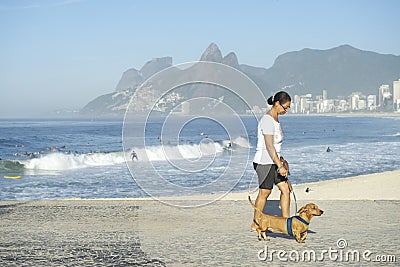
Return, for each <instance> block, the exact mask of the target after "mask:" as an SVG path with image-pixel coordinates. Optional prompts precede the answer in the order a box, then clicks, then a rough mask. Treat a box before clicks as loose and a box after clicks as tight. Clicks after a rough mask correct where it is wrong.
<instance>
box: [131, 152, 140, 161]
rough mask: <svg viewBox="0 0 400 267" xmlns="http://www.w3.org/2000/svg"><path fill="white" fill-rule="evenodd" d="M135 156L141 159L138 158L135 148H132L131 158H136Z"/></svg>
mask: <svg viewBox="0 0 400 267" xmlns="http://www.w3.org/2000/svg"><path fill="white" fill-rule="evenodd" d="M135 158H136V160H139V158H138V156H137V154H136V152H135V150H132V153H131V159H132V160H134V159H135Z"/></svg>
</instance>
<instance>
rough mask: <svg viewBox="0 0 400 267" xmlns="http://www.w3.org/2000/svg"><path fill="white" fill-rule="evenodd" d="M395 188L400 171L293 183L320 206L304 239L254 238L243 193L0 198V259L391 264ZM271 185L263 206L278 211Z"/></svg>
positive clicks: (34, 262)
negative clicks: (207, 201)
mask: <svg viewBox="0 0 400 267" xmlns="http://www.w3.org/2000/svg"><path fill="white" fill-rule="evenodd" d="M293 182H294V181H293ZM399 185H400V171H392V172H385V173H380V174H371V175H363V176H358V177H352V178H343V179H336V180H331V181H323V182H317V183H309V184H302V185H295V186H294V190H295V192H296V196H297V204H298V206H299V207H301V206H302V205H305V204H306V203H309V202H313V203H316V204H317V205H318V206H319V207H320V208H321V209H322V210H324V214H323V215H322V216H321V217H315V218H313V219H312V221H311V224H310V229H309V233H308V237H307V239H306V241H305V243H302V244H298V243H297V242H296V241H295V240H294V238H292V237H289V236H285V235H283V234H278V233H277V234H269V236H270V238H271V240H270V241H258V240H257V234H256V233H255V232H251V231H250V223H251V220H252V214H253V210H252V208H251V207H250V205H249V203H248V202H247V200H246V198H247V196H248V193H247V192H244V193H233V194H228V195H226V196H225V197H224V198H223V199H221V200H218V201H210V204H208V205H204V206H202V207H193V208H180V207H175V206H173V205H165V204H163V203H161V202H159V201H156V200H150V199H97V200H83V199H69V200H68V199H66V200H38V201H0V225H1V227H0V266H266V265H272V266H286V265H292V264H293V265H297V266H304V265H305V264H307V265H310V266H347V265H353V266H360V265H363V266H371V265H372V266H374V265H376V266H384V265H385V266H387V265H389V266H395V265H398V263H399V261H400V258H399V257H400V255H399V251H400V242H399V234H398V221H399V220H400V213H399V210H400V199H399V195H400V194H399V193H398V190H399V189H398V188H399ZM306 188H310V189H311V191H310V192H309V193H306V192H305V189H306ZM274 191H275V192H274V193H273V195H272V196H271V198H270V200H269V201H268V203H267V208H266V212H267V213H272V214H279V213H280V210H279V201H278V200H277V199H278V198H279V194H278V192H277V189H274ZM251 195H252V198H253V200H254V199H255V196H256V194H255V193H252V194H251ZM207 198H209V199H210V200H212V199H213V196H199V197H191V198H190V201H192V202H193V203H195V202H196V201H199V202H201V201H204V199H207ZM186 200H187V201H189V199H187V198H179V199H178V198H177V199H175V200H173V199H169V201H170V203H174V201H175V202H176V203H177V204H180V203H182V202H184V201H186ZM313 255H315V256H313ZM394 260H395V261H396V262H393V261H394ZM310 261H311V262H310ZM382 262H385V263H382Z"/></svg>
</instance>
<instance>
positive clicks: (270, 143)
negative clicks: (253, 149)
mask: <svg viewBox="0 0 400 267" xmlns="http://www.w3.org/2000/svg"><path fill="white" fill-rule="evenodd" d="M264 142H265V146H266V148H267V151H268V154H269V156H270V157H271V159H272V160H273V161H274V163H275V164H276V165H277V166H278V168H279V174H280V175H282V176H284V177H287V170H286V169H285V167H284V166H283V164H282V162H281V160H280V159H279V156H278V153H276V150H275V147H274V136H273V135H269V134H264Z"/></svg>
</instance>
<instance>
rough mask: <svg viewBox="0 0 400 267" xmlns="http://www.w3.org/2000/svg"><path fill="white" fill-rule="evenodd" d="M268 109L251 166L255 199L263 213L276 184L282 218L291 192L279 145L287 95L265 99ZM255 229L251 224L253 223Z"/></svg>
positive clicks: (286, 109)
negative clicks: (254, 181)
mask: <svg viewBox="0 0 400 267" xmlns="http://www.w3.org/2000/svg"><path fill="white" fill-rule="evenodd" d="M268 104H269V105H272V107H271V109H270V110H269V111H268V112H267V114H265V115H264V116H263V117H262V118H261V120H260V122H259V123H258V131H257V137H258V141H257V148H256V154H255V156H254V160H253V166H254V169H255V171H256V173H257V176H258V182H259V191H258V195H257V199H256V203H255V205H256V207H257V208H259V209H260V210H264V207H265V204H266V203H267V198H268V196H269V195H270V194H271V191H272V187H273V185H274V184H275V185H276V186H277V187H278V188H279V190H280V191H281V196H280V206H281V209H282V216H283V217H286V218H288V217H289V216H290V190H289V185H288V183H286V181H287V176H288V170H287V165H286V166H284V164H283V161H284V159H283V158H282V157H281V155H280V153H281V145H282V141H283V133H282V129H281V125H280V123H279V115H284V114H286V112H287V111H288V110H289V109H290V104H291V98H290V96H289V94H288V93H286V92H278V93H276V94H275V95H274V96H271V97H270V98H269V99H268ZM258 217H259V215H258V211H257V210H255V211H254V218H258ZM252 228H254V229H255V227H254V222H253V224H252Z"/></svg>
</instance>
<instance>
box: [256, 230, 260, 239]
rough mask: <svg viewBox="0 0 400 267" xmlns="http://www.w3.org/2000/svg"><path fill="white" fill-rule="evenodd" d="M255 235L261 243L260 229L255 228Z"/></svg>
mask: <svg viewBox="0 0 400 267" xmlns="http://www.w3.org/2000/svg"><path fill="white" fill-rule="evenodd" d="M256 230H257V234H258V241H261V230H260V228H257V229H256Z"/></svg>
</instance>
